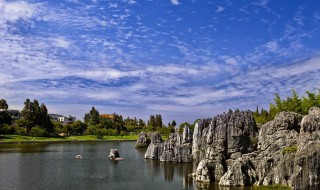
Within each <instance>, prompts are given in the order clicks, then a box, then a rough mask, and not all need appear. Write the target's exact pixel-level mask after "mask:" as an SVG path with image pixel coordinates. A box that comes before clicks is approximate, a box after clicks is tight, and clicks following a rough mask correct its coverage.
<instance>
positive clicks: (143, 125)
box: [138, 119, 146, 127]
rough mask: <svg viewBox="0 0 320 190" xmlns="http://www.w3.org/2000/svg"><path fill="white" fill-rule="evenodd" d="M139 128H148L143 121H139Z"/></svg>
mask: <svg viewBox="0 0 320 190" xmlns="http://www.w3.org/2000/svg"><path fill="white" fill-rule="evenodd" d="M138 125H139V127H145V126H146V124H145V122H144V121H143V120H142V119H139V124H138Z"/></svg>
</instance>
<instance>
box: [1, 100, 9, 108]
mask: <svg viewBox="0 0 320 190" xmlns="http://www.w3.org/2000/svg"><path fill="white" fill-rule="evenodd" d="M8 107H9V106H8V104H7V101H6V100H5V99H1V100H0V109H2V110H7V109H8Z"/></svg>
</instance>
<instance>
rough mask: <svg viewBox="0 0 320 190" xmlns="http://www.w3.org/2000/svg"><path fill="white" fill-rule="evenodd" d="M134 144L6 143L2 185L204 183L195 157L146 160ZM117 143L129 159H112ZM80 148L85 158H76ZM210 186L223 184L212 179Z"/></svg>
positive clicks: (1, 152) (0, 160) (1, 149)
mask: <svg viewBox="0 0 320 190" xmlns="http://www.w3.org/2000/svg"><path fill="white" fill-rule="evenodd" d="M134 144H135V142H133V141H126V142H75V143H46V144H45V143H38V144H0V189H1V190H7V189H8V190H9V189H10V190H14V189H28V190H33V189H41V190H42V189H48V190H51V189H52V190H56V189H57V190H63V189H68V190H69V189H77V190H81V189H86V190H87V189H108V190H118V189H119V190H123V189H152V190H157V189H159V190H160V189H202V188H199V187H198V188H196V187H195V186H196V185H194V184H193V179H192V178H191V177H188V174H190V173H192V171H193V167H195V166H194V165H193V163H164V162H159V161H157V160H145V159H144V152H145V150H146V149H135V148H134ZM111 148H116V149H118V151H119V153H120V157H122V158H124V160H123V161H112V160H109V159H108V155H109V151H110V149H111ZM78 154H81V155H82V156H83V159H75V156H76V155H78ZM206 189H207V188H206ZM208 189H219V188H218V187H217V186H215V185H212V184H211V185H210V187H208Z"/></svg>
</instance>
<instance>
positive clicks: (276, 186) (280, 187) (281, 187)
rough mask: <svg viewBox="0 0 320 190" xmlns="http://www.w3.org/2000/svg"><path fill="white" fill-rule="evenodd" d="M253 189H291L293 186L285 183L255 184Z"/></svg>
mask: <svg viewBox="0 0 320 190" xmlns="http://www.w3.org/2000/svg"><path fill="white" fill-rule="evenodd" d="M253 190H291V187H289V186H284V185H269V186H254V187H253Z"/></svg>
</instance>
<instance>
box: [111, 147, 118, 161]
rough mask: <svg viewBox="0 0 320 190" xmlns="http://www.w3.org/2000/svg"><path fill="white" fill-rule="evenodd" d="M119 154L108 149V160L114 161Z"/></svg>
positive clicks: (115, 150)
mask: <svg viewBox="0 0 320 190" xmlns="http://www.w3.org/2000/svg"><path fill="white" fill-rule="evenodd" d="M119 157H120V155H119V152H118V150H117V149H110V154H109V158H110V159H115V158H119Z"/></svg>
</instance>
